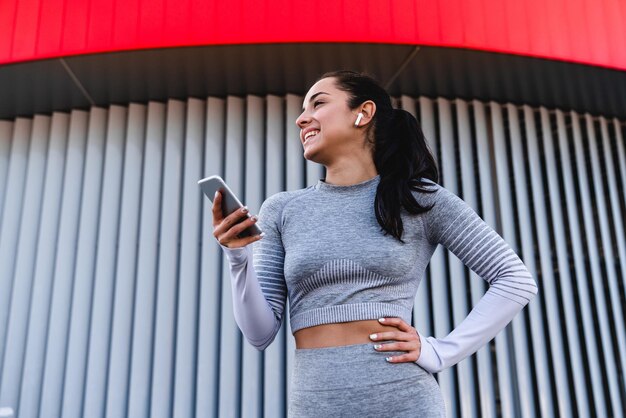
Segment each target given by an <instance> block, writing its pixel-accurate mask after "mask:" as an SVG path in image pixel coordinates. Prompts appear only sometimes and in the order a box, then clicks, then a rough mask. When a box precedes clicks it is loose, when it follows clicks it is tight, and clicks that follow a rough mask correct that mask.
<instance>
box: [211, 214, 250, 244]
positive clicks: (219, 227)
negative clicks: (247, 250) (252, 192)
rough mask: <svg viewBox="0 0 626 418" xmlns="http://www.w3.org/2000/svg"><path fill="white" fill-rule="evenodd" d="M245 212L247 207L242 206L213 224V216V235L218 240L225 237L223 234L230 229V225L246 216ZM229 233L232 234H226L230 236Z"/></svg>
mask: <svg viewBox="0 0 626 418" xmlns="http://www.w3.org/2000/svg"><path fill="white" fill-rule="evenodd" d="M220 212H221V211H220ZM247 214H248V208H247V207H243V208H241V209H237V210H236V211H234V212H233V213H231V214H230V215H228V216H227V217H225V218H223V219H222V220H221V221H220V222H218V223H217V224H215V218H214V221H213V222H214V224H213V226H214V228H213V236H214V237H215V238H218V240H219V239H222V238H225V237H224V234H225V233H228V232H229V230H230V229H231V227H233V225H236V224H237V221H239V219H241V218H243V217H245V216H247ZM244 222H245V221H244ZM244 229H245V228H244ZM231 235H233V234H229V235H228V236H231ZM234 235H236V234H234Z"/></svg>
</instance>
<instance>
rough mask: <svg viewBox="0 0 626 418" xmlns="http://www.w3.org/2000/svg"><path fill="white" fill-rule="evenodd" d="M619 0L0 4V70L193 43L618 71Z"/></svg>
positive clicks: (622, 49) (623, 7)
mask: <svg viewBox="0 0 626 418" xmlns="http://www.w3.org/2000/svg"><path fill="white" fill-rule="evenodd" d="M624 22H626V3H625V2H622V1H620V0H326V1H320V0H256V1H254V0H221V1H215V0H0V64H3V63H4V64H6V63H14V62H20V61H29V60H37V59H42V58H50V57H61V56H68V55H78V54H89V53H97V52H108V51H122V50H133V49H144V48H161V47H177V46H193V45H229V44H250V43H287V42H367V43H392V44H411V45H429V46H451V47H462V48H470V49H477V50H486V51H496V52H505V53H511V54H519V55H527V56H535V57H544V58H550V59H557V60H564V61H572V62H579V63H585V64H592V65H598V66H603V67H609V68H615V69H621V70H626V29H625V28H624V26H625V24H624Z"/></svg>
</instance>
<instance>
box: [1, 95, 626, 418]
mask: <svg viewBox="0 0 626 418" xmlns="http://www.w3.org/2000/svg"><path fill="white" fill-rule="evenodd" d="M395 102H396V103H397V104H398V105H399V106H401V107H403V108H405V109H407V110H408V111H409V112H411V113H412V114H414V115H416V116H418V117H419V118H420V120H421V122H422V126H423V130H424V132H425V134H426V137H427V139H428V141H429V145H430V147H431V149H432V151H433V153H434V154H435V155H436V156H437V158H438V160H439V162H440V168H441V177H442V178H441V183H442V184H443V185H444V186H445V187H446V188H448V189H450V190H451V191H453V192H454V193H455V194H457V195H459V196H461V197H462V198H463V199H464V200H465V201H466V202H467V203H468V204H469V205H470V206H471V207H473V208H474V209H475V210H476V211H477V212H478V213H479V214H480V215H481V217H482V218H483V219H484V220H485V221H486V222H487V223H488V224H490V225H491V226H492V227H493V228H494V229H495V230H496V231H498V232H499V233H500V234H501V235H502V236H503V237H504V238H505V239H506V240H507V242H508V243H509V244H510V245H511V246H512V248H513V249H514V250H515V251H516V252H517V253H518V254H519V255H520V256H521V258H522V259H523V260H524V262H525V263H526V265H527V266H528V268H529V269H530V271H531V273H532V274H533V276H534V277H535V278H536V279H537V281H538V284H539V288H540V290H539V294H538V295H537V297H536V298H535V299H533V301H532V302H531V303H530V305H529V306H528V307H527V308H526V309H524V310H523V311H522V313H521V314H520V315H518V316H517V317H516V318H515V319H514V320H513V322H512V323H511V324H510V325H509V326H508V327H507V328H506V329H505V331H503V332H502V333H500V334H499V335H498V336H497V337H496V338H495V339H494V340H493V341H492V342H491V343H490V344H489V345H487V346H486V347H484V348H482V349H481V350H479V351H478V353H477V354H476V355H474V356H472V357H470V358H469V359H467V360H464V361H462V362H461V363H459V364H458V365H457V366H455V367H452V368H450V369H448V370H445V371H443V372H441V373H439V374H438V375H437V379H438V381H439V384H440V386H441V389H442V392H443V394H444V398H445V401H446V404H447V408H448V414H449V416H451V417H500V416H502V417H518V416H519V417H535V416H541V417H546V418H548V417H554V416H560V417H568V416H572V415H575V416H581V417H596V416H615V417H618V416H623V411H624V405H625V403H626V397H625V395H624V393H625V388H626V380H625V375H624V372H623V370H624V367H626V328H625V326H624V311H625V309H626V306H624V303H625V302H624V300H625V297H626V290H625V289H626V286H625V285H624V275H625V273H626V233H625V230H624V221H625V219H626V154H625V149H626V144H625V138H626V135H625V134H626V124H625V123H624V122H622V121H619V120H615V119H605V118H601V117H591V116H590V115H588V114H584V115H581V114H577V113H574V112H563V111H559V110H548V109H545V108H531V107H529V106H519V107H518V106H513V105H510V104H507V105H501V104H498V103H494V102H490V103H483V102H479V101H471V102H467V101H462V100H459V99H456V100H449V99H442V98H439V99H435V100H432V99H428V98H425V97H420V98H411V97H408V96H401V97H399V98H398V99H396V101H395ZM301 103H302V97H300V96H295V95H287V96H286V97H281V96H267V97H259V96H247V97H244V98H240V97H234V96H230V97H227V98H226V99H220V98H209V99H207V100H198V99H189V100H187V101H186V102H183V101H178V100H170V101H168V102H167V103H157V102H150V103H148V104H147V105H140V104H131V105H129V106H128V107H123V106H111V107H109V108H108V109H102V108H92V109H91V110H90V111H88V112H87V111H78V110H77V111H73V112H71V113H69V114H66V113H54V114H52V115H51V116H39V115H38V116H35V117H33V118H32V119H28V118H20V119H16V120H13V121H0V216H1V218H0V407H10V408H13V410H14V411H15V413H16V416H19V417H38V416H41V417H47V416H55V417H56V416H62V417H81V416H89V417H104V416H111V417H113V416H115V417H119V416H132V417H147V416H163V417H169V416H175V417H192V416H220V417H221V416H224V417H228V416H245V417H261V416H271V417H275V416H286V410H287V402H288V399H287V396H288V393H289V388H290V386H289V385H290V372H291V367H292V364H293V350H294V348H295V343H294V339H293V336H292V335H291V333H290V332H289V321H288V315H286V318H287V319H286V321H285V324H284V325H283V328H282V329H281V330H280V332H279V334H278V335H277V337H276V340H275V342H274V343H273V344H272V345H271V346H270V347H268V349H267V350H265V351H264V352H258V351H257V350H256V349H254V348H253V347H252V346H250V345H249V344H248V343H246V341H245V339H244V338H242V336H241V333H240V332H239V330H238V328H237V326H236V323H235V321H234V317H233V314H232V311H233V308H232V299H231V294H230V292H231V288H230V285H228V280H229V276H228V266H227V264H226V259H225V258H224V257H223V256H222V254H221V250H220V249H219V247H218V246H217V244H216V242H215V240H214V238H213V237H212V234H211V232H212V224H211V213H210V206H209V202H208V200H207V199H205V198H204V197H203V196H202V195H201V193H200V190H199V188H198V187H197V184H196V182H197V180H198V179H199V178H201V177H204V176H207V175H211V174H220V175H222V176H223V177H224V178H225V179H226V181H227V182H228V183H229V185H230V186H231V188H232V189H233V190H234V192H235V193H236V194H238V195H239V196H241V198H242V199H243V200H244V201H245V202H246V203H247V204H248V205H249V206H250V208H251V210H252V212H253V213H258V210H259V207H260V206H261V203H262V202H263V200H264V199H265V198H266V197H268V196H270V195H273V194H275V193H277V192H279V191H281V190H294V189H299V188H303V187H306V186H309V185H312V184H314V183H315V182H316V181H317V179H318V178H320V177H323V175H324V173H323V168H322V167H321V166H319V165H317V164H313V163H311V162H308V161H306V160H304V159H303V158H302V149H301V145H300V142H299V141H298V139H297V138H298V128H297V127H296V125H295V124H294V121H295V119H296V117H297V116H298V114H299V109H300V106H301ZM485 290H486V284H485V283H484V282H483V281H482V280H481V279H480V278H479V277H478V276H477V275H476V274H475V273H473V272H472V271H469V269H468V268H467V267H465V266H464V265H463V264H462V263H461V262H460V261H459V260H458V259H457V258H456V257H454V256H453V255H452V254H451V253H449V252H448V251H447V250H446V249H444V248H443V247H439V248H438V249H437V251H436V252H435V254H434V255H433V258H432V260H431V262H430V265H429V267H428V270H427V280H425V281H424V283H423V284H422V286H421V287H420V289H419V291H418V294H417V296H416V304H415V310H414V323H415V324H416V326H417V327H418V328H419V329H420V330H421V331H422V332H423V333H425V334H427V335H435V336H438V337H443V336H445V335H446V334H447V333H448V332H450V331H451V329H452V328H453V327H454V325H455V324H458V323H459V322H460V321H461V320H462V319H463V318H464V317H465V316H466V315H467V313H468V312H469V310H470V309H471V306H472V305H473V304H475V303H476V302H477V301H478V299H479V298H480V297H481V296H482V294H483V293H484V292H485Z"/></svg>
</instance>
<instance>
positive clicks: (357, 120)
mask: <svg viewBox="0 0 626 418" xmlns="http://www.w3.org/2000/svg"><path fill="white" fill-rule="evenodd" d="M362 117H363V113H361V112H359V116H357V118H356V122H354V126H359V122H361V118H362Z"/></svg>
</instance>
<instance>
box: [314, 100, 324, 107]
mask: <svg viewBox="0 0 626 418" xmlns="http://www.w3.org/2000/svg"><path fill="white" fill-rule="evenodd" d="M322 103H324V102H320V101H317V102H314V103H313V107H317V105H318V104H322Z"/></svg>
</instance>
